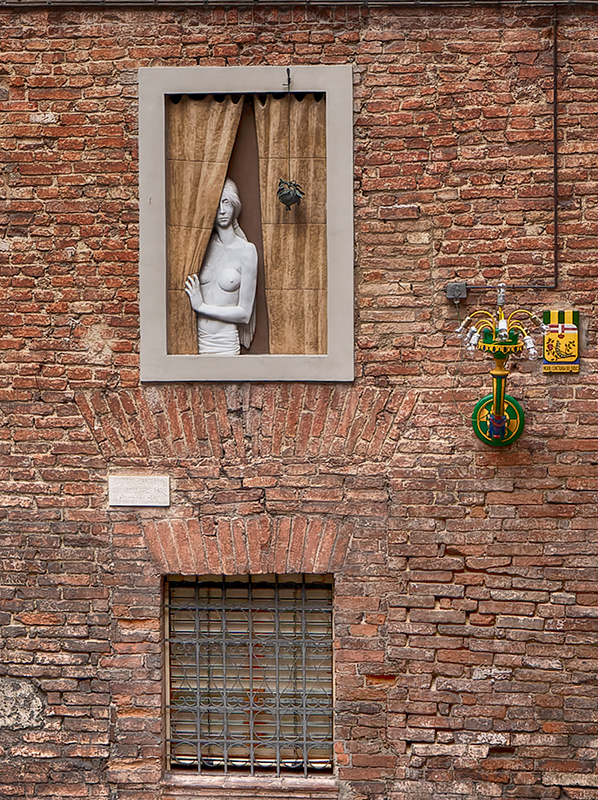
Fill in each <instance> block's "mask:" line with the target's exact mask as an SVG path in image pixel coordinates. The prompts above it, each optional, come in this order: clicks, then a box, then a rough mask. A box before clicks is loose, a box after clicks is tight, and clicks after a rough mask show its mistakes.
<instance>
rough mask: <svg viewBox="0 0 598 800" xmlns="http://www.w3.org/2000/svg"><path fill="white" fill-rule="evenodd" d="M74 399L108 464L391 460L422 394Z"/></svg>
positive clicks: (295, 389) (242, 392) (243, 392)
mask: <svg viewBox="0 0 598 800" xmlns="http://www.w3.org/2000/svg"><path fill="white" fill-rule="evenodd" d="M75 401H76V403H77V406H78V408H79V412H80V413H81V415H82V416H83V418H84V419H85V421H86V423H87V425H88V427H89V431H90V433H91V435H92V436H93V437H94V439H95V440H96V443H97V446H98V447H99V449H100V451H101V453H102V455H103V456H104V458H106V459H108V460H111V459H113V458H123V457H125V458H136V459H148V460H151V459H156V458H160V459H164V458H172V459H179V458H213V459H221V458H222V457H223V455H224V454H225V453H226V454H227V456H228V457H229V458H233V459H238V460H241V461H244V460H247V459H248V458H251V459H252V460H253V459H255V458H271V457H284V458H290V457H292V458H302V459H309V460H312V461H313V460H321V461H328V460H329V459H331V458H334V459H353V458H359V459H360V460H372V461H380V460H386V459H388V458H391V457H392V456H393V455H394V453H395V451H396V447H397V442H398V441H399V439H400V437H401V435H402V432H403V429H404V428H405V425H406V423H407V421H408V419H409V417H410V416H411V414H412V412H413V409H414V407H415V405H416V402H417V393H416V392H415V391H413V390H410V391H405V390H404V389H402V388H393V389H391V388H385V387H380V386H375V385H372V384H366V385H357V384H356V385H351V386H346V385H336V386H333V385H330V384H309V385H302V384H264V385H261V384H247V385H245V384H243V385H237V384H232V385H227V384H223V385H219V384H209V385H199V384H192V385H184V384H166V385H164V386H146V387H140V388H138V389H131V390H121V391H119V392H109V391H108V392H107V391H104V390H99V389H97V390H90V391H82V392H78V393H77V394H76V398H75Z"/></svg>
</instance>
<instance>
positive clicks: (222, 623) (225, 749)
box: [220, 575, 228, 775]
mask: <svg viewBox="0 0 598 800" xmlns="http://www.w3.org/2000/svg"><path fill="white" fill-rule="evenodd" d="M220 630H221V631H222V706H223V709H222V736H223V738H224V741H223V742H222V760H223V761H224V774H225V775H226V774H227V772H228V714H227V709H228V691H227V690H228V687H227V680H228V675H227V671H226V631H227V625H226V575H223V576H222V619H221V620H220Z"/></svg>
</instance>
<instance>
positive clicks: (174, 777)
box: [162, 772, 339, 800]
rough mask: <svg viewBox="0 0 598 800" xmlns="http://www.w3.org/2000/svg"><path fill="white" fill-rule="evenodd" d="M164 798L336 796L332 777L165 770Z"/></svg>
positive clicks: (320, 799)
mask: <svg viewBox="0 0 598 800" xmlns="http://www.w3.org/2000/svg"><path fill="white" fill-rule="evenodd" d="M162 786H163V794H162V798H163V800H198V798H201V800H212V798H213V800H220V798H222V799H223V800H225V799H226V800H247V797H251V798H252V800H288V798H292V800H338V794H339V787H338V782H337V780H336V778H333V777H319V776H314V777H309V778H300V777H294V776H293V777H284V778H275V777H272V776H269V775H257V776H256V775H180V774H176V773H173V772H168V773H166V775H165V777H164V781H163V784H162Z"/></svg>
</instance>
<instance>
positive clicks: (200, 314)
mask: <svg viewBox="0 0 598 800" xmlns="http://www.w3.org/2000/svg"><path fill="white" fill-rule="evenodd" d="M240 213H241V201H240V200H239V192H238V190H237V187H236V185H235V183H234V182H233V181H231V180H230V179H229V178H227V180H226V181H225V183H224V188H223V190H222V195H221V197H220V203H219V205H218V212H217V214H216V219H215V220H214V231H213V233H212V236H211V237H210V241H209V244H208V248H207V250H206V254H205V257H204V260H203V263H202V265H201V268H200V270H199V275H189V277H188V278H187V280H186V281H185V291H186V292H187V294H188V295H189V300H191V306H192V308H193V310H194V311H195V312H196V313H197V343H198V351H199V353H200V355H208V354H210V355H221V356H224V355H226V356H236V355H239V353H240V351H241V348H240V344H242V345H243V347H249V345H250V344H251V340H252V339H253V334H254V332H255V308H254V303H255V288H256V283H257V251H256V249H255V245H253V244H251V242H248V241H247V237H246V236H245V234H244V233H243V231H242V230H241V228H240V226H239V223H238V221H237V218H238V216H239V214H240Z"/></svg>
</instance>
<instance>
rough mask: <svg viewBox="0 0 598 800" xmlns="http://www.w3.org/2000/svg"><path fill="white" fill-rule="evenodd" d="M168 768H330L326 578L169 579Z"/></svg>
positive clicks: (253, 770)
mask: <svg viewBox="0 0 598 800" xmlns="http://www.w3.org/2000/svg"><path fill="white" fill-rule="evenodd" d="M167 624H168V636H167V646H168V657H167V664H168V672H169V693H168V697H169V701H168V705H167V715H168V739H167V748H168V751H167V756H168V764H169V767H170V768H171V769H176V768H186V769H192V770H194V771H197V772H202V773H203V772H214V771H216V772H224V773H229V772H231V771H242V772H247V773H251V774H254V773H257V772H267V773H273V774H276V775H281V774H284V773H300V774H304V775H307V774H309V773H312V772H316V771H317V772H322V771H324V772H326V771H327V772H330V771H331V770H332V763H333V762H332V746H333V738H332V725H333V720H332V708H333V697H332V579H331V578H329V577H326V576H318V575H304V576H301V575H285V576H264V575H260V576H257V577H251V576H244V577H224V576H223V577H220V578H198V579H186V578H172V579H170V580H169V581H168V584H167Z"/></svg>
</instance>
